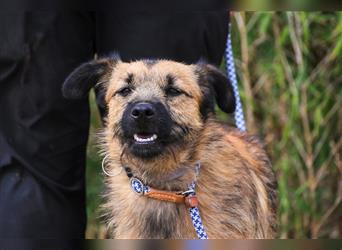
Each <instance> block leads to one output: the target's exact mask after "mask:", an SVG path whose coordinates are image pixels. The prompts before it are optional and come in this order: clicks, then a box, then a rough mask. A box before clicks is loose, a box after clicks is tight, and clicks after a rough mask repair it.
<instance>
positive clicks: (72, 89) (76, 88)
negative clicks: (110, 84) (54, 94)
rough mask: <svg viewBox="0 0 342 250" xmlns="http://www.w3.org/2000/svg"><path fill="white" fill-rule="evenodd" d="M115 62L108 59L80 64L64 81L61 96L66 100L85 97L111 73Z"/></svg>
mask: <svg viewBox="0 0 342 250" xmlns="http://www.w3.org/2000/svg"><path fill="white" fill-rule="evenodd" d="M117 61H118V59H116V58H111V57H108V58H102V59H98V60H93V61H90V62H86V63H83V64H81V65H80V66H79V67H77V68H76V69H75V70H74V71H73V72H71V74H70V75H69V76H68V77H67V78H66V80H65V81H64V83H63V87H62V92H63V96H64V97H65V98H68V99H81V98H85V97H87V96H88V92H89V90H90V89H91V88H92V87H94V86H95V85H96V84H97V83H99V82H101V80H102V79H104V78H105V77H106V76H108V75H109V74H110V73H111V71H112V69H113V68H114V66H115V64H116V63H117Z"/></svg>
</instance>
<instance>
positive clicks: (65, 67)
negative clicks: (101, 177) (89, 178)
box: [0, 8, 228, 248]
mask: <svg viewBox="0 0 342 250" xmlns="http://www.w3.org/2000/svg"><path fill="white" fill-rule="evenodd" d="M146 9H147V10H148V8H146ZM227 27H228V13H227V11H208V12H203V11H175V12H165V11H164V12H162V13H158V12H149V11H137V12H134V10H132V11H129V12H127V11H126V12H120V11H111V12H98V13H94V12H82V13H80V12H72V13H71V12H68V13H54V12H30V13H2V14H1V15H0V238H7V237H29V238H82V237H84V231H85V225H86V213H85V171H84V169H85V152H86V144H87V139H88V129H89V103H88V100H81V101H70V100H65V99H64V98H63V97H62V93H61V86H62V83H63V81H64V79H65V78H66V76H67V75H68V74H69V73H70V72H71V71H72V70H73V69H74V68H75V67H76V66H78V65H79V64H81V63H82V62H84V61H87V60H91V59H92V58H93V57H94V55H95V54H97V55H99V56H103V55H106V54H109V53H111V52H113V51H116V52H118V53H119V54H120V55H121V57H122V59H123V60H125V61H130V60H135V59H146V58H151V59H158V58H160V59H162V58H165V59H172V60H177V61H181V62H186V63H195V62H196V61H197V60H199V59H200V58H205V59H207V60H208V61H209V62H211V63H213V64H217V65H218V64H220V62H221V58H222V54H223V51H224V48H225V41H226V36H227V31H228V28H227ZM99 174H100V173H99ZM0 248H1V246H0Z"/></svg>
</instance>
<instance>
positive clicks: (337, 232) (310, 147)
mask: <svg viewBox="0 0 342 250" xmlns="http://www.w3.org/2000/svg"><path fill="white" fill-rule="evenodd" d="M231 20H232V39H233V49H234V55H235V57H236V58H235V59H236V67H237V73H238V78H239V84H240V93H241V95H242V102H243V107H244V112H245V116H246V121H247V128H248V131H249V133H251V134H255V135H258V136H259V137H260V138H261V139H262V140H263V141H264V143H265V147H266V150H267V152H268V154H269V156H270V158H271V161H272V164H273V167H274V171H275V172H276V174H277V179H278V191H279V210H278V224H279V226H278V237H280V238H342V137H341V134H342V12H234V13H233V15H232V19H231ZM221 67H222V69H223V70H224V68H225V65H224V61H223V62H222V65H221ZM90 98H91V110H92V116H91V117H92V118H91V119H92V120H91V131H90V139H89V145H88V158H87V202H88V203H87V213H88V227H87V233H86V237H87V238H104V237H105V227H104V225H103V222H101V219H100V211H99V207H100V204H101V192H102V190H103V182H102V179H103V174H102V170H101V159H100V157H99V154H98V148H97V147H96V133H97V132H99V129H100V128H101V122H100V118H99V114H98V111H97V108H96V104H95V101H94V93H91V97H90ZM218 116H219V118H220V119H222V120H225V121H227V122H230V123H231V121H232V119H231V117H230V118H229V117H227V115H225V114H223V113H221V112H220V111H219V110H218Z"/></svg>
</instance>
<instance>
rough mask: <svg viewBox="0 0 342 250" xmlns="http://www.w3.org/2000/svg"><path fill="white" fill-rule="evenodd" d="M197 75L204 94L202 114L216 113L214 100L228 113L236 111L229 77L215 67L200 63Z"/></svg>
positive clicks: (197, 66) (197, 67) (197, 65)
mask: <svg viewBox="0 0 342 250" xmlns="http://www.w3.org/2000/svg"><path fill="white" fill-rule="evenodd" d="M196 74H197V75H198V81H199V85H200V87H201V90H202V93H203V98H204V99H203V107H202V109H203V108H204V109H205V110H201V112H210V111H212V112H214V104H213V99H214V97H215V100H216V102H217V105H218V106H219V108H220V109H221V110H222V111H224V112H226V113H233V112H234V111H235V97H234V92H233V87H232V85H231V82H230V81H229V79H228V78H227V76H226V75H225V74H224V73H223V72H221V71H220V70H219V69H218V68H216V67H215V66H213V65H210V64H207V63H204V62H203V61H200V62H199V63H197V64H196Z"/></svg>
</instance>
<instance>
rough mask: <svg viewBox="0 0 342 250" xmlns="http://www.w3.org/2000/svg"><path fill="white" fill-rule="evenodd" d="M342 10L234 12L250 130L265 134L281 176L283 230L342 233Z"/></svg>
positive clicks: (296, 234) (289, 234) (293, 234)
mask: <svg viewBox="0 0 342 250" xmlns="http://www.w3.org/2000/svg"><path fill="white" fill-rule="evenodd" d="M341 15H342V14H341V13H339V12H336V13H319V12H282V13H276V12H263V13H260V12H255V13H234V16H233V19H232V21H233V31H232V34H233V44H234V50H235V51H234V52H235V56H236V63H237V67H238V69H237V71H238V74H239V78H240V83H241V85H242V88H241V92H242V93H241V94H242V101H243V104H244V109H245V113H246V114H247V124H248V130H249V132H251V133H254V134H258V135H259V136H260V137H261V138H263V139H264V142H265V144H266V149H267V151H268V153H269V155H270V157H271V159H272V163H273V166H274V169H275V171H276V173H277V177H278V185H279V188H278V190H279V237H281V238H309V237H310V238H311V237H313V238H318V237H324V238H326V237H333V238H338V237H341V235H342V231H341V218H342V212H341V211H342V210H341V208H342V205H341V202H342V178H341V175H342V162H341V147H342V139H341V132H342V126H341V125H342V124H341V115H342V114H341V108H340V107H341V105H342V82H341V81H342V78H341V72H342V55H341V50H342V44H341V43H342V42H341V41H342V17H341ZM243 41H247V46H244V45H243ZM246 75H247V76H248V77H246ZM248 90H250V91H248ZM248 102H249V104H250V105H248Z"/></svg>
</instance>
